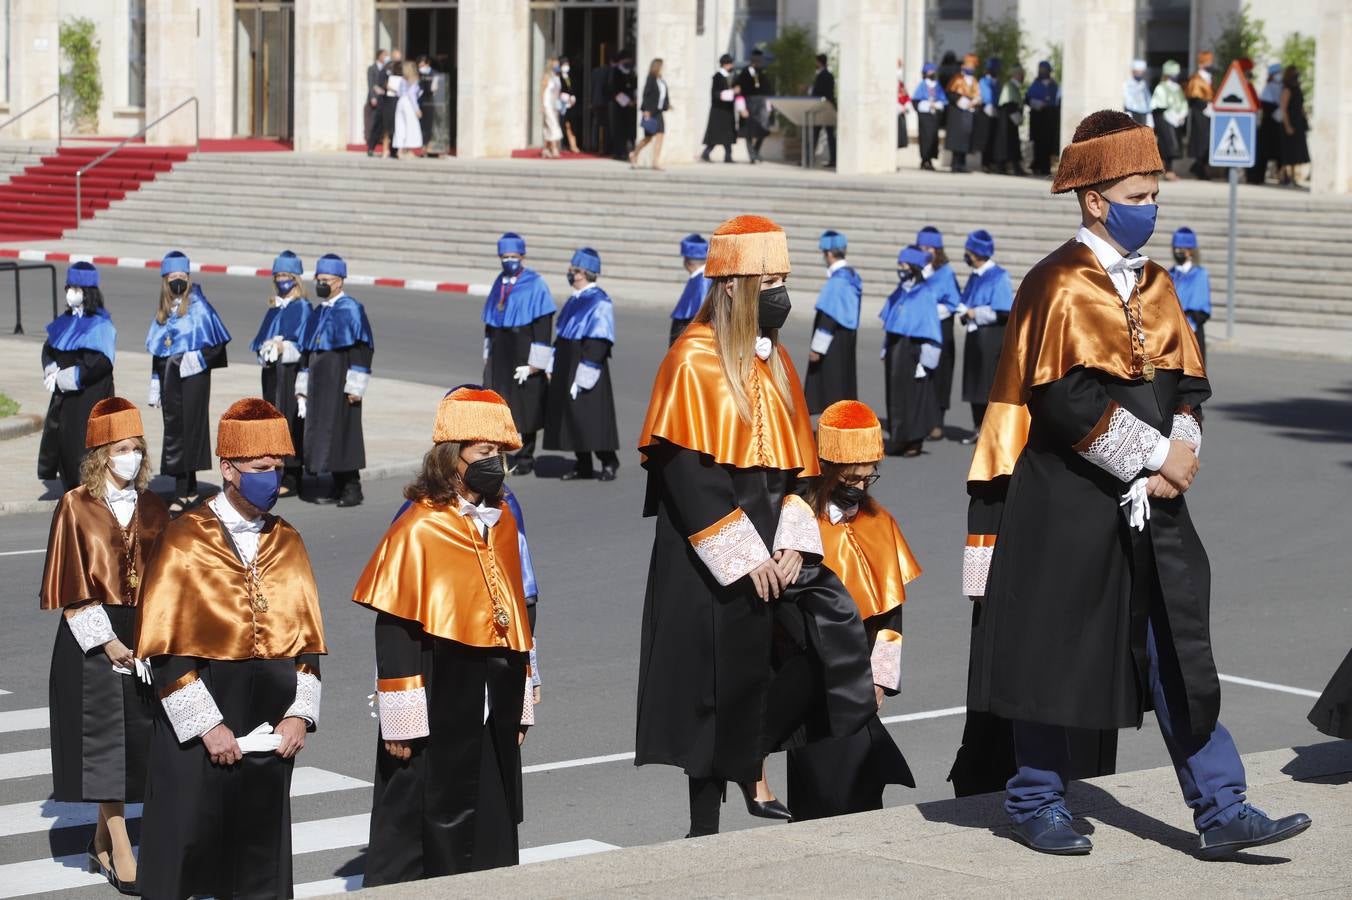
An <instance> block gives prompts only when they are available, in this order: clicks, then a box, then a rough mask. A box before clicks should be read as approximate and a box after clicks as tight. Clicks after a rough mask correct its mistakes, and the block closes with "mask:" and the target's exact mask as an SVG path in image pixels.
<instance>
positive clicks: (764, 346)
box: [756, 337, 775, 362]
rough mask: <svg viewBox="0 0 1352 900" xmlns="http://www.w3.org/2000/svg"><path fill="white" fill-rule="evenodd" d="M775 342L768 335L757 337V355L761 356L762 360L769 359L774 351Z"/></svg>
mask: <svg viewBox="0 0 1352 900" xmlns="http://www.w3.org/2000/svg"><path fill="white" fill-rule="evenodd" d="M774 349H775V342H774V341H772V340H770V339H769V338H768V337H758V338H756V355H757V356H759V357H760V358H761V362H765V361H767V360H769V358H770V354H771V353H772V352H774Z"/></svg>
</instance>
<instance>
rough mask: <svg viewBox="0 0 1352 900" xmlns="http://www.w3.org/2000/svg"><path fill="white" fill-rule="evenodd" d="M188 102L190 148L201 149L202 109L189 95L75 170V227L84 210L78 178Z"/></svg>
mask: <svg viewBox="0 0 1352 900" xmlns="http://www.w3.org/2000/svg"><path fill="white" fill-rule="evenodd" d="M189 103H191V104H192V150H193V152H194V153H196V152H197V151H199V150H201V149H202V109H201V107H200V106H199V105H198V103H197V98H196V97H189V98H188V99H187V100H184V101H183V102H182V103H180V104H179V105H178V106H175V107H174V108H173V109H171V110H169V111H168V112H167V113H165V114H164V115H162V116H159V117H157V118H156V119H155V120H154V121H153V122H147V123H146V124H145V127H143V128H142V129H141V130H140V131H138V132H136V133H135V134H133V135H132V136H131V137H128V138H124V139H122V140H121V141H120V142H118V144H117V145H116V146H114V147H113V148H112V149H111V150H108V151H106V152H105V153H104V154H103V155H102V156H99V157H98V158H96V159H95V160H94V161H93V162H91V163H90V164H89V165H87V166H81V167H80V168H79V169H77V170H76V172H75V227H76V228H79V227H80V220H81V214H82V213H83V212H84V204H83V203H82V202H81V201H82V200H83V196H82V194H81V191H80V179H82V178H84V174H85V173H86V172H88V171H89V170H90V169H92V168H94V167H95V166H97V165H98V164H99V163H101V162H103V161H104V160H105V159H107V158H108V157H110V156H112V155H113V154H114V153H116V152H117V151H119V150H121V149H122V148H123V147H125V146H127V145H128V144H130V143H131V142H132V141H134V140H136V139H137V138H141V137H145V134H146V132H148V131H149V130H150V129H152V128H154V127H155V126H156V125H158V124H160V123H161V122H163V121H164V120H165V119H167V118H169V117H170V116H172V115H173V114H174V113H176V112H178V111H179V110H180V109H182V108H183V107H185V106H187V105H188V104H189Z"/></svg>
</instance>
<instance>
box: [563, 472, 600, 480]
mask: <svg viewBox="0 0 1352 900" xmlns="http://www.w3.org/2000/svg"><path fill="white" fill-rule="evenodd" d="M595 477H596V473H595V472H593V471H592V470H591V469H573V470H571V471H568V472H564V473H563V474H562V475H560V476H559V481H589V480H591V479H593V478H595Z"/></svg>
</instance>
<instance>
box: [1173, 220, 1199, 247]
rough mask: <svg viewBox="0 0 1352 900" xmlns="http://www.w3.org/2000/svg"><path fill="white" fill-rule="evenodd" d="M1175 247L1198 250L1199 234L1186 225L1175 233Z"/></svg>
mask: <svg viewBox="0 0 1352 900" xmlns="http://www.w3.org/2000/svg"><path fill="white" fill-rule="evenodd" d="M1174 246H1175V247H1182V248H1184V249H1185V250H1196V249H1197V234H1196V232H1194V231H1193V230H1192V229H1191V228H1188V227H1187V226H1186V225H1185V226H1184V227H1182V228H1180V229H1178V230H1177V231H1175V232H1174Z"/></svg>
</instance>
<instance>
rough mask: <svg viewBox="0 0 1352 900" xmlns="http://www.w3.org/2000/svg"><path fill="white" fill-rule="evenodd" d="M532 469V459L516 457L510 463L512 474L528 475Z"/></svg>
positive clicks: (533, 465) (533, 461)
mask: <svg viewBox="0 0 1352 900" xmlns="http://www.w3.org/2000/svg"><path fill="white" fill-rule="evenodd" d="M534 471H535V460H534V459H517V460H516V461H515V462H514V463H512V474H513V475H529V474H530V473H531V472H534Z"/></svg>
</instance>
